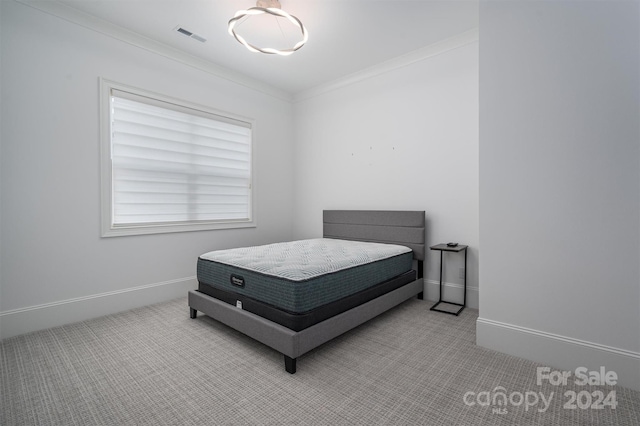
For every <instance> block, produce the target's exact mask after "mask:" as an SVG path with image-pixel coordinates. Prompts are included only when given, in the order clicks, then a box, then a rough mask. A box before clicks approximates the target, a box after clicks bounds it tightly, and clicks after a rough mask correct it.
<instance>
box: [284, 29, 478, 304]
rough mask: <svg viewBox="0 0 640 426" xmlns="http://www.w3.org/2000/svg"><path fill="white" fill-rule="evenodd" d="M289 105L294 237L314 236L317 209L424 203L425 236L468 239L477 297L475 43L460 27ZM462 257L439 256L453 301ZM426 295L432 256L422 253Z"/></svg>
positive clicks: (419, 206)
mask: <svg viewBox="0 0 640 426" xmlns="http://www.w3.org/2000/svg"><path fill="white" fill-rule="evenodd" d="M456 40H457V41H455V42H454V41H453V40H452V39H449V40H448V42H447V43H446V44H447V45H448V48H447V49H443V50H441V51H438V52H432V51H430V50H429V49H426V50H425V51H424V56H423V57H421V58H420V60H416V61H414V62H411V63H398V64H396V66H394V67H392V66H390V65H389V64H388V63H386V64H384V65H385V66H384V67H380V70H379V72H376V71H375V70H371V69H369V70H367V71H366V72H364V73H362V74H360V75H358V76H354V75H351V76H349V79H348V80H347V82H346V83H345V84H344V85H341V84H338V83H336V84H334V86H332V87H331V88H328V89H327V90H326V91H324V92H322V93H318V94H316V95H315V96H313V97H310V98H308V99H304V100H301V101H299V102H297V103H296V104H295V110H294V114H295V115H294V118H295V119H294V123H295V129H296V130H295V139H296V145H295V150H296V151H295V176H296V184H295V200H294V208H295V214H294V236H295V237H296V238H307V237H313V236H319V235H322V227H321V224H322V216H321V215H322V210H323V209H383V210H384V209H388V210H403V209H404V210H425V211H426V218H427V230H426V234H427V244H428V245H434V244H437V243H442V242H449V241H458V242H460V243H463V244H467V245H469V254H468V257H469V259H468V285H469V289H468V290H469V291H468V296H469V299H468V300H469V303H470V305H471V306H473V307H476V308H477V306H478V305H477V303H478V262H479V256H478V42H477V33H473V34H471V33H469V34H467V36H466V37H462V38H459V39H456ZM463 262H464V256H463V255H461V254H460V255H455V254H452V253H449V254H446V255H445V256H444V263H445V268H444V274H443V275H444V281H445V283H447V286H446V288H445V292H444V293H445V297H446V298H447V300H454V301H458V302H462V287H461V283H462V282H463V280H462V279H461V278H460V269H462V267H463ZM425 265H426V271H425V277H426V278H427V297H428V298H430V299H436V300H437V298H438V291H439V289H438V285H437V284H438V280H439V265H440V256H439V253H438V252H430V251H428V252H427V259H426V263H425Z"/></svg>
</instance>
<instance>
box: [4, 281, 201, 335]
mask: <svg viewBox="0 0 640 426" xmlns="http://www.w3.org/2000/svg"><path fill="white" fill-rule="evenodd" d="M197 286H198V282H197V280H196V277H188V278H180V279H177V280H171V281H163V282H160V283H154V284H147V285H142V286H138V287H132V288H127V289H124V290H118V291H110V292H107V293H100V294H94V295H90V296H85V297H78V298H75V299H68V300H62V301H59V302H53V303H45V304H43V305H37V306H29V307H26V308H20V309H12V310H10V311H5V312H0V340H3V339H7V338H9V337H13V336H17V335H20V334H24V333H30V332H32V331H37V330H43V329H46V328H51V327H57V326H59V325H64V324H70V323H73V322H78V321H84V320H87V319H90V318H97V317H101V316H104V315H110V314H114V313H116V312H122V311H126V310H129V309H134V308H138V307H141V306H146V305H151V304H154V303H160V302H164V301H167V300H171V299H176V298H178V297H186V295H187V291H188V290H192V289H195V288H197ZM185 309H186V305H185ZM185 312H186V311H185Z"/></svg>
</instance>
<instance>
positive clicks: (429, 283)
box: [425, 280, 480, 309]
mask: <svg viewBox="0 0 640 426" xmlns="http://www.w3.org/2000/svg"><path fill="white" fill-rule="evenodd" d="M425 290H426V292H427V294H426V297H425V298H426V299H427V300H431V301H437V300H438V298H439V296H440V281H436V280H425ZM442 290H443V291H442V293H443V294H442V298H443V299H444V300H448V301H450V302H455V303H462V302H463V294H464V285H462V284H453V283H446V282H445V283H442ZM478 296H479V291H478V287H471V286H469V285H467V307H468V308H471V309H478V306H480V305H479V303H478Z"/></svg>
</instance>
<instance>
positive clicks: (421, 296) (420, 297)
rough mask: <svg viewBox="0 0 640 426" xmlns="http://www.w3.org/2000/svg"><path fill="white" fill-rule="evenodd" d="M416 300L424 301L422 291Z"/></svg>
mask: <svg viewBox="0 0 640 426" xmlns="http://www.w3.org/2000/svg"><path fill="white" fill-rule="evenodd" d="M418 299H420V300H424V293H423V292H422V291H421V292H420V293H418Z"/></svg>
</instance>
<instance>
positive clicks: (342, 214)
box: [322, 210, 426, 261]
mask: <svg viewBox="0 0 640 426" xmlns="http://www.w3.org/2000/svg"><path fill="white" fill-rule="evenodd" d="M322 216H323V218H322V222H323V227H322V234H323V236H324V237H325V238H338V239H343V240H357V241H372V242H378V243H390V244H400V245H403V246H407V247H409V248H411V249H412V250H413V258H414V259H416V260H421V261H423V260H424V258H425V251H426V250H425V232H424V227H425V219H424V211H406V210H402V211H401V210H398V211H394V210H324V211H323V215H322Z"/></svg>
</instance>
